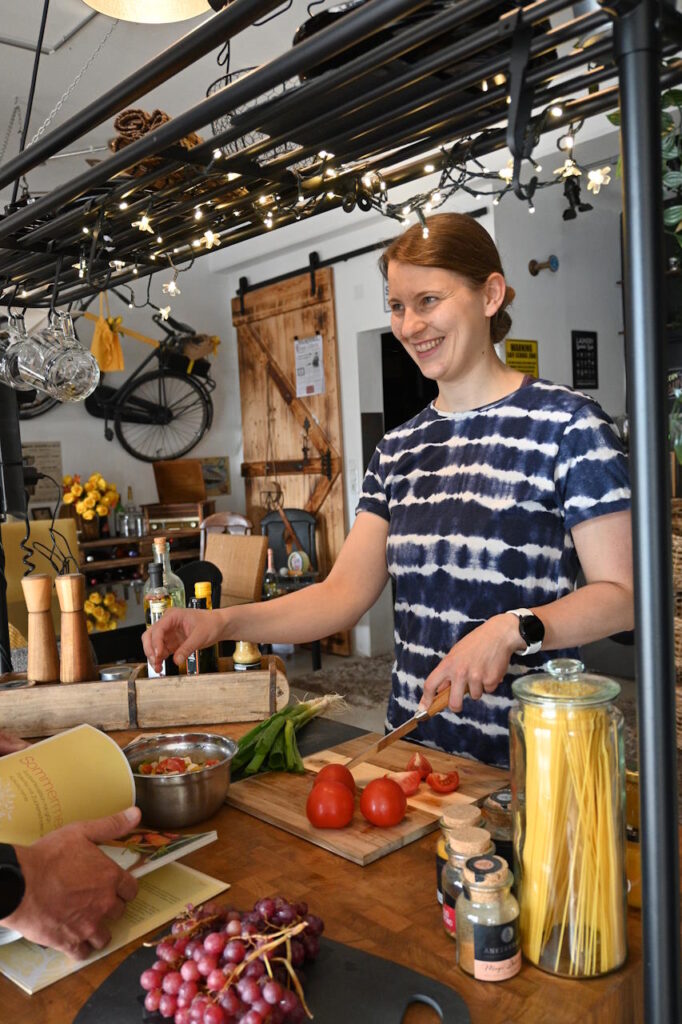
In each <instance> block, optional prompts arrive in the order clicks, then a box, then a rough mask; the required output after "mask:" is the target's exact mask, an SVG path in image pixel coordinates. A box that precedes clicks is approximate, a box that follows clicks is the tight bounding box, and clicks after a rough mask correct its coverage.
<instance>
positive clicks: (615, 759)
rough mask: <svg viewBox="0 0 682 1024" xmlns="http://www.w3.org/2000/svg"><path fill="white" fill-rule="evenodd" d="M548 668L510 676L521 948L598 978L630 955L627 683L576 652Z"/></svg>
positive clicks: (546, 962) (554, 965) (547, 964)
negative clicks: (588, 667)
mask: <svg viewBox="0 0 682 1024" xmlns="http://www.w3.org/2000/svg"><path fill="white" fill-rule="evenodd" d="M547 669H548V672H549V675H542V674H538V675H528V676H524V678H523V679H517V680H516V682H514V683H513V684H512V690H513V692H514V696H515V697H516V699H517V701H518V704H517V705H516V706H515V707H514V708H513V709H512V711H511V714H510V717H509V728H510V745H511V749H510V754H511V773H512V814H513V819H514V861H515V873H516V877H517V894H518V896H519V902H520V904H521V947H522V950H523V954H524V956H525V957H526V958H527V959H528V960H530V962H531V963H533V964H536V965H537V966H538V967H541V968H543V969H544V970H546V971H550V972H551V973H552V974H560V975H565V976H567V977H578V978H585V977H595V976H597V975H600V974H606V973H607V972H609V971H613V970H615V969H616V968H618V967H620V966H621V965H622V964H623V962H624V961H625V958H626V956H627V941H626V928H625V919H626V879H625V865H624V849H625V755H624V748H623V716H622V714H621V712H620V711H619V710H618V709H617V708H616V707H614V705H613V700H614V699H615V698H616V697H617V696H618V694H619V693H620V687H619V685H618V684H617V683H616V682H614V681H613V680H611V679H605V678H603V677H601V676H596V675H589V674H586V673H585V672H584V666H583V665H582V663H581V662H579V661H574V660H572V659H568V658H559V659H555V660H554V661H550V662H549V664H548V665H547Z"/></svg>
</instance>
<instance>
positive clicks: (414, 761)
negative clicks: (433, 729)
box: [405, 750, 433, 779]
mask: <svg viewBox="0 0 682 1024" xmlns="http://www.w3.org/2000/svg"><path fill="white" fill-rule="evenodd" d="M405 771H408V772H419V777H420V778H421V779H425V778H426V776H427V775H430V774H431V772H432V771H433V768H432V767H431V762H430V761H429V759H428V757H426V756H425V755H424V754H422V752H421V750H418V751H417V752H416V753H415V754H413V755H412V757H411V758H410V760H409V761H408V762H407V764H406V765H405Z"/></svg>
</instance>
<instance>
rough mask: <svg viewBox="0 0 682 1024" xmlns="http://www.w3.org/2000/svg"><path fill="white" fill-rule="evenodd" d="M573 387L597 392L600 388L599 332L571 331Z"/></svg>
mask: <svg viewBox="0 0 682 1024" xmlns="http://www.w3.org/2000/svg"><path fill="white" fill-rule="evenodd" d="M571 348H572V356H573V387H574V388H581V389H583V388H584V389H586V390H592V391H593V390H596V389H597V388H598V387H599V371H598V365H597V332H596V331H571Z"/></svg>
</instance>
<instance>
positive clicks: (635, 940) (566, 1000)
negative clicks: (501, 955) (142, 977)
mask: <svg viewBox="0 0 682 1024" xmlns="http://www.w3.org/2000/svg"><path fill="white" fill-rule="evenodd" d="M315 724H316V723H312V724H311V726H310V727H309V728H313V727H314V726H315ZM320 724H322V723H320ZM248 728H250V726H249V725H234V726H217V727H211V731H215V732H222V733H224V734H229V735H230V736H233V737H235V738H238V737H239V736H241V735H242V734H243V733H244V732H246V731H247V729H248ZM112 735H113V736H114V738H115V739H116V740H117V741H118V742H120V743H121V744H122V745H123V744H124V743H127V742H129V740H130V739H132V738H133V737H134V736H136V735H139V730H137V731H136V732H134V733H133V732H127V733H114V734H112ZM210 828H214V829H216V831H217V832H218V841H217V842H216V843H212V844H210V845H209V846H206V847H204V848H202V849H201V850H198V851H197V852H196V853H194V854H191V855H190V856H188V857H186V858H185V859H184V860H183V863H187V864H189V865H190V866H192V867H195V868H198V869H199V870H201V871H205V872H207V873H208V874H210V875H214V876H215V877H217V878H220V879H222V880H223V881H226V882H230V884H231V888H230V890H229V891H228V893H226V895H225V898H226V900H229V902H231V903H233V904H234V905H235V906H238V907H240V908H244V909H246V908H250V907H251V906H252V905H253V903H254V902H255V900H257V899H258V898H259V897H261V896H266V895H270V894H273V893H281V894H282V895H284V896H286V897H287V898H290V899H294V900H299V899H304V900H306V901H307V902H308V904H309V906H310V909H311V912H313V913H316V914H319V915H320V916H321V917H322V918H323V920H324V922H325V933H326V934H327V935H328V936H329V937H330V938H332V939H335V940H337V941H338V942H343V943H346V944H348V945H350V946H354V947H357V948H359V949H363V950H365V951H367V952H368V953H372V954H374V955H376V956H381V957H385V958H386V959H388V960H393V961H395V962H397V963H400V964H403V965H404V966H406V967H409V968H411V969H412V970H415V971H419V972H421V973H422V974H425V975H428V976H429V977H432V978H435V979H437V980H438V981H440V982H442V983H444V984H446V985H449V986H451V987H452V988H454V989H456V990H457V991H458V992H459V994H460V995H461V996H462V998H463V999H464V1001H465V1002H466V1003H467V1005H468V1007H469V1012H470V1014H471V1020H472V1022H473V1024H512V1022H517V1021H518V1022H523V1024H575V1022H576V1021H580V1024H607V1022H608V1024H635V1022H637V1024H640V1022H642V1021H643V1019H644V1017H643V995H642V991H643V985H642V954H641V928H640V915H639V913H638V912H631V913H630V915H629V920H628V943H629V950H630V953H629V958H628V961H627V963H626V965H625V967H623V968H622V969H621V970H620V971H617V972H616V973H614V974H612V975H609V976H607V977H604V978H600V979H595V980H590V981H570V980H566V979H562V978H554V977H551V976H550V975H548V974H545V973H543V972H542V971H539V970H537V969H536V968H534V967H530V966H529V965H527V964H524V966H523V968H522V970H521V973H520V974H519V975H517V976H516V977H515V978H513V979H511V980H510V981H506V982H503V983H498V984H486V983H484V982H477V981H474V980H473V979H472V978H469V977H468V975H466V974H464V973H463V972H462V971H461V970H460V969H459V968H458V967H457V966H456V964H455V946H454V942H453V941H452V940H451V939H450V938H448V937H447V935H446V934H445V932H444V931H443V928H442V925H441V913H440V907H439V906H438V904H437V902H436V870H435V848H436V842H437V839H438V835H439V834H440V833H437V834H436V833H434V834H432V835H429V836H426V837H425V838H423V839H421V840H418V841H417V842H415V843H411V844H410V845H408V846H406V847H404V848H403V849H401V850H398V851H396V852H394V853H391V854H390V855H389V856H387V857H383V858H382V859H381V860H378V861H375V862H374V863H373V864H370V865H368V866H367V867H359V866H357V865H355V864H352V863H350V862H349V861H346V860H343V859H342V858H341V857H337V856H335V855H333V854H331V853H328V852H326V851H325V850H323V849H320V848H319V847H316V846H313V845H312V844H310V843H307V842H304V841H303V840H301V839H298V838H296V837H294V836H292V835H289V834H288V833H286V832H283V831H281V830H279V829H276V828H273V827H272V826H270V825H267V824H265V823H264V822H261V821H258V820H257V819H255V818H252V817H251V816H250V815H247V814H245V813H243V812H241V811H238V810H235V809H234V808H231V807H227V806H225V807H223V808H222V809H221V810H220V811H219V812H218V814H216V815H215V816H214V818H212V819H210V820H209V821H207V822H205V823H202V825H201V829H202V830H204V829H210ZM196 830H197V828H196V827H195V828H194V829H190V830H189V831H196ZM133 948H135V944H132V945H130V946H126V947H124V948H123V949H120V950H117V951H116V952H114V953H112V954H110V955H109V956H107V957H104V958H102V959H101V960H98V961H97V962H95V963H93V964H91V965H90V966H89V967H87V968H84V969H82V970H81V971H79V972H77V973H76V974H74V975H72V976H70V977H68V978H65V979H64V980H63V981H60V982H57V983H56V984H54V985H52V986H50V987H48V988H46V989H44V990H43V991H41V992H38V993H37V994H36V995H34V996H27V995H25V993H23V992H22V991H21V990H20V989H19V988H18V987H17V986H15V985H13V984H12V983H11V982H9V981H7V979H5V978H2V977H0V1001H1V1002H2V1007H3V1012H2V1019H3V1020H7V1021H12V1024H71V1022H72V1021H73V1019H74V1017H75V1015H76V1013H77V1012H78V1010H79V1009H80V1007H81V1006H82V1005H83V1004H84V1003H85V1002H86V1000H87V999H88V997H89V996H90V995H91V994H92V992H93V991H94V990H95V989H96V988H97V987H98V986H99V985H100V983H101V982H102V981H103V980H104V979H105V978H106V977H107V976H108V975H109V973H110V972H111V971H112V970H113V969H114V967H116V966H117V965H118V964H119V963H120V962H121V961H122V960H123V959H124V958H125V957H126V956H127V955H128V954H129V953H130V952H131V951H132V949H133ZM435 1020H436V1015H435V1013H434V1011H433V1010H431V1009H428V1008H426V1007H424V1006H418V1005H415V1006H412V1007H411V1008H410V1009H409V1010H408V1012H407V1014H406V1016H405V1018H404V1024H434V1022H435ZM141 1021H142V1014H140V1024H141ZM121 1024H138V1022H137V1021H134V1022H133V1021H131V1022H127V1021H121ZM316 1024H324V1021H323V1020H322V1019H318V1020H317V1022H316ZM349 1024H372V1022H371V1021H367V1022H360V1021H358V1022H350V1021H349ZM396 1024H397V1022H396Z"/></svg>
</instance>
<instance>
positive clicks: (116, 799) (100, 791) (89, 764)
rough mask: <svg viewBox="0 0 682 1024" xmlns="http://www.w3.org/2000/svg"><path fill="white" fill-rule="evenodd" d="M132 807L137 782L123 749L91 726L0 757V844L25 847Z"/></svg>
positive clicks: (60, 734) (81, 726)
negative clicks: (79, 823) (74, 825)
mask: <svg viewBox="0 0 682 1024" xmlns="http://www.w3.org/2000/svg"><path fill="white" fill-rule="evenodd" d="M134 803H135V781H134V779H133V773H132V771H131V769H130V765H129V764H128V762H127V760H126V758H125V756H124V754H123V753H122V751H121V748H120V747H119V746H118V744H117V743H115V742H114V740H112V739H111V737H110V736H107V735H106V733H103V732H100V730H99V729H95V728H93V726H91V725H79V726H76V728H74V729H67V730H66V732H61V733H57V735H56V736H50V737H49V738H48V739H46V740H41V741H40V742H39V743H34V744H33V745H32V746H30V747H27V748H26V749H24V750H17V751H15V753H13V754H6V755H5V756H4V757H0V842H3V843H19V844H23V845H27V844H29V843H32V842H34V841H35V840H36V839H39V838H40V837H41V836H44V835H46V834H47V833H48V832H52V831H53V830H54V829H57V828H61V827H62V825H68V824H69V823H70V822H72V821H82V820H86V819H88V818H101V817H103V816H105V815H107V814H115V813H116V812H117V811H122V810H125V808H126V807H130V806H131V805H132V804H134Z"/></svg>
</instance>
